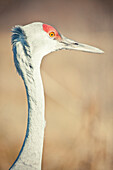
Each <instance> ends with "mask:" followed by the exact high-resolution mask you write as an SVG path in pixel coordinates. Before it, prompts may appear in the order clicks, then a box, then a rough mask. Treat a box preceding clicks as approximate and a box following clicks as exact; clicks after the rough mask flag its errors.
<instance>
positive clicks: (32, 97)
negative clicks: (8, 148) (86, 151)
mask: <svg viewBox="0 0 113 170" xmlns="http://www.w3.org/2000/svg"><path fill="white" fill-rule="evenodd" d="M12 45H13V54H14V62H15V66H16V69H17V71H18V73H19V74H20V75H21V77H22V79H23V81H24V84H25V88H26V93H27V101H28V121H27V129H26V135H25V139H24V142H23V145H22V148H21V150H20V152H19V155H18V157H17V158H16V160H15V162H14V163H13V165H12V166H11V167H10V169H14V170H41V161H42V151H43V140H44V128H45V119H44V90H43V84H42V79H41V74H40V64H41V60H42V58H43V57H44V56H45V55H47V54H49V53H50V52H53V51H56V50H62V49H66V50H81V51H86V52H92V53H103V51H102V50H100V49H98V48H95V47H92V46H89V45H85V44H81V43H78V42H75V41H73V40H70V39H68V38H66V37H64V36H63V35H61V34H60V33H59V32H58V31H57V30H56V29H55V28H53V27H52V26H50V25H47V24H44V23H41V22H35V23H31V24H28V25H25V26H15V27H14V28H13V29H12Z"/></svg>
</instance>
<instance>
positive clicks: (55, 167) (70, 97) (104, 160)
mask: <svg viewBox="0 0 113 170" xmlns="http://www.w3.org/2000/svg"><path fill="white" fill-rule="evenodd" d="M34 21H42V22H45V23H48V24H52V25H54V26H55V27H56V28H57V29H58V30H59V31H60V32H61V33H62V34H64V35H65V36H67V37H69V38H72V39H74V40H76V41H78V42H82V43H86V44H90V45H93V46H96V47H98V48H100V49H102V50H104V51H105V53H104V54H102V55H99V54H91V53H83V52H76V51H58V52H56V53H51V54H49V55H48V56H46V57H45V58H44V59H43V61H42V65H41V73H42V78H43V83H44V89H45V99H46V113H45V117H46V121H47V125H46V130H45V142H44V153H43V170H112V169H113V57H112V53H113V1H112V0H84V1H83V0H79V1H77V0H57V1H53V0H33V1H30V0H16V1H15V0H0V170H7V169H8V168H9V167H10V166H11V164H12V163H13V161H14V160H15V158H16V156H17V155H18V152H19V150H20V148H21V145H22V142H23V139H24V136H25V129H26V120H27V102H26V94H25V88H24V85H23V82H22V80H21V78H20V77H19V76H18V74H17V72H16V69H15V67H14V62H13V55H12V50H11V48H12V47H11V43H10V36H11V32H10V30H11V28H12V27H13V26H14V25H23V24H28V23H30V22H34Z"/></svg>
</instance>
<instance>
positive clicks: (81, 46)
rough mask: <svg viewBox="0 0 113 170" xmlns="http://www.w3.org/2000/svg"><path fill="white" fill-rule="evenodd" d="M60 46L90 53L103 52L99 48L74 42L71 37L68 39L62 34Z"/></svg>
mask: <svg viewBox="0 0 113 170" xmlns="http://www.w3.org/2000/svg"><path fill="white" fill-rule="evenodd" d="M61 43H62V48H63V49H67V50H79V51H85V52H90V53H104V51H102V50H100V49H99V48H96V47H93V46H90V45H86V44H82V43H79V42H75V41H73V40H71V39H68V38H66V37H64V36H62V40H61Z"/></svg>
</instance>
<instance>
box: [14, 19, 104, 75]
mask: <svg viewBox="0 0 113 170" xmlns="http://www.w3.org/2000/svg"><path fill="white" fill-rule="evenodd" d="M12 32H13V34H12V44H13V53H14V60H15V65H16V67H17V70H18V72H19V73H20V72H23V71H22V69H23V68H26V65H29V63H31V60H29V58H32V61H33V63H36V64H37V63H40V61H41V59H42V58H43V56H45V55H47V54H49V53H50V52H53V51H57V50H62V49H66V50H80V51H86V52H92V53H103V51H102V50H100V49H98V48H96V47H93V46H90V45H86V44H82V43H79V42H76V41H74V40H71V39H68V38H66V37H64V36H63V35H61V34H60V33H59V32H58V31H57V30H56V29H55V28H54V27H52V26H50V25H48V24H44V23H41V22H34V23H31V24H28V25H25V26H15V27H14V28H13V29H12ZM26 56H29V57H26ZM20 63H21V64H20ZM23 63H28V64H26V65H25V64H24V65H23ZM22 65H23V66H22ZM20 74H21V73H20Z"/></svg>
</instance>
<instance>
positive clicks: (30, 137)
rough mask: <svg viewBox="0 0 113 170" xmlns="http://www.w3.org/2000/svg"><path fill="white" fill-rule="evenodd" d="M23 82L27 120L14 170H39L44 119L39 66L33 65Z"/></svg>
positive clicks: (42, 91) (24, 76)
mask: <svg viewBox="0 0 113 170" xmlns="http://www.w3.org/2000/svg"><path fill="white" fill-rule="evenodd" d="M23 80H24V84H25V88H26V93H27V101H28V119H27V129H26V136H25V139H24V142H23V146H22V148H21V151H20V153H19V155H18V157H17V159H16V161H15V164H14V170H16V169H17V170H20V169H22V170H24V169H25V170H26V169H27V170H35V169H38V170H41V162H42V151H43V140H44V128H45V118H44V90H43V84H42V79H41V74H40V64H39V65H38V67H35V65H34V68H33V70H32V71H31V72H30V73H27V74H26V73H25V74H24V75H23ZM17 160H18V161H17Z"/></svg>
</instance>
